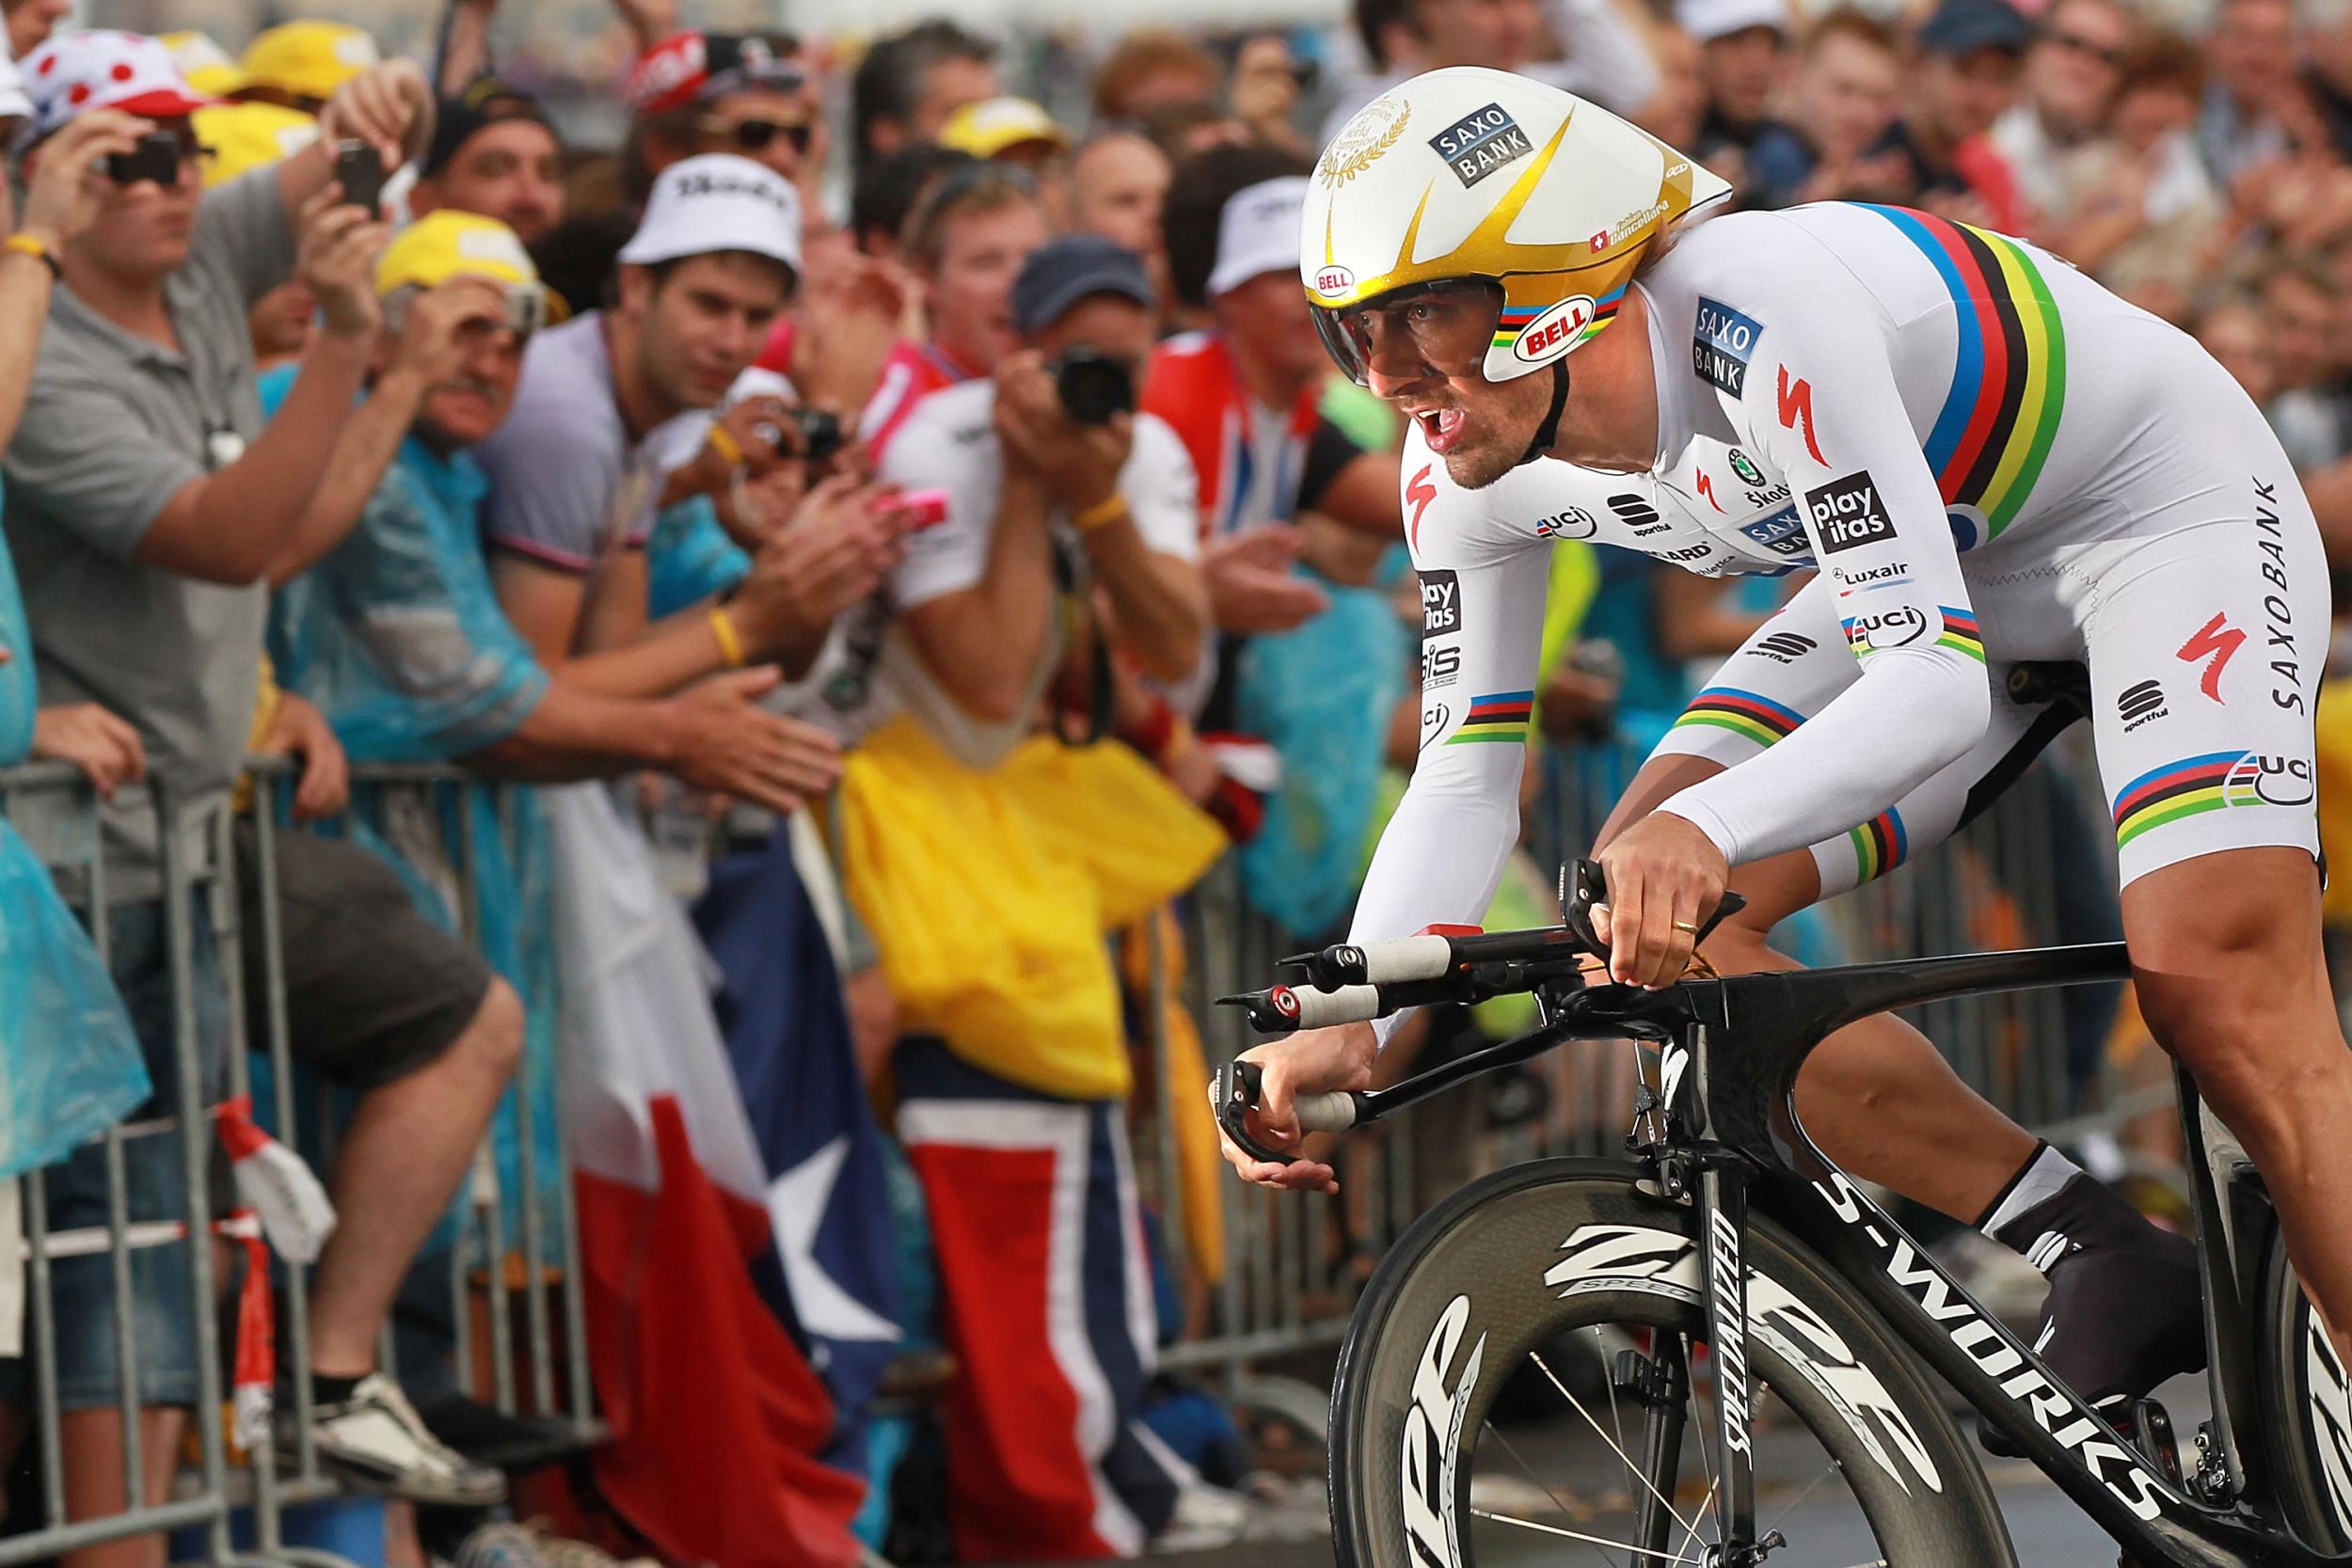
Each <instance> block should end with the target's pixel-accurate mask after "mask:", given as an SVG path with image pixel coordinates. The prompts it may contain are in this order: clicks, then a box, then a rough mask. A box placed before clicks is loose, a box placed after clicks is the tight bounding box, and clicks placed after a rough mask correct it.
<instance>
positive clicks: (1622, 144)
mask: <svg viewBox="0 0 2352 1568" xmlns="http://www.w3.org/2000/svg"><path fill="white" fill-rule="evenodd" d="M1730 194H1731V187H1730V186H1729V185H1728V184H1726V183H1724V181H1722V180H1720V179H1718V178H1717V177H1716V176H1714V175H1713V174H1710V173H1708V171H1707V170H1706V169H1704V168H1702V167H1700V166H1698V165H1697V164H1695V163H1693V162H1692V161H1691V160H1690V159H1689V158H1687V157H1685V156H1683V154H1681V153H1679V152H1677V151H1676V150H1674V149H1673V148H1671V147H1668V146H1667V145H1666V144H1665V143H1664V142H1662V141H1660V140H1659V139H1658V138H1657V137H1655V136H1653V135H1650V134H1649V133H1648V132H1646V131H1644V130H1642V129H1641V128H1640V127H1638V126H1635V125H1633V124H1630V123H1629V122H1628V121H1626V120H1623V119H1618V118H1617V117H1616V116H1615V115H1613V114H1611V113H1610V112H1609V111H1608V110H1606V109H1603V108H1601V107H1599V106H1598V105H1597V104H1594V103H1586V102H1585V101H1584V100H1582V99H1581V98H1578V97H1576V96H1575V95H1573V94H1571V93H1565V92H1562V91H1561V90H1560V89H1559V88H1557V87H1546V86H1545V85H1544V84H1542V83H1540V82H1532V81H1529V80H1528V79H1527V78H1526V77H1524V76H1515V75H1512V74H1511V73H1510V72H1508V71H1488V70H1485V69H1483V68H1481V67H1477V66H1455V67H1452V68H1449V69H1447V70H1444V71H1429V72H1427V73H1426V74H1424V75H1421V76H1416V77H1414V78H1413V79H1412V80H1410V81H1408V82H1406V83H1404V84H1403V85H1401V86H1399V87H1392V88H1391V89H1390V90H1389V91H1388V92H1386V93H1383V94H1382V95H1381V96H1380V97H1378V98H1376V99H1375V100H1373V102H1372V103H1369V104H1367V105H1366V106H1365V107H1364V109H1363V110H1362V111H1361V112H1360V113H1359V114H1358V115H1357V116H1356V118H1355V119H1351V120H1349V121H1348V122H1347V124H1346V125H1345V126H1344V127H1343V129H1342V130H1341V132H1340V134H1339V135H1337V136H1336V137H1334V138H1333V139H1332V142H1331V145H1330V146H1329V147H1327V148H1325V149H1324V150H1323V157H1322V159H1321V161H1320V162H1318V163H1317V164H1316V166H1315V172H1314V178H1313V182H1312V183H1311V186H1310V187H1309V190H1308V193H1307V211H1306V216H1305V219H1304V228H1303V229H1302V230H1301V233H1300V241H1301V245H1300V252H1299V275H1300V277H1301V279H1302V280H1303V281H1304V282H1305V284H1306V286H1307V297H1308V298H1309V299H1310V300H1311V302H1312V303H1313V305H1314V307H1315V322H1316V325H1317V326H1318V327H1319V328H1320V329H1321V331H1322V333H1323V340H1324V342H1325V343H1326V344H1327V346H1328V347H1329V348H1330V350H1331V356H1332V357H1333V358H1335V359H1337V360H1338V361H1339V363H1340V368H1341V369H1343V370H1344V371H1345V372H1347V373H1348V374H1349V375H1350V376H1352V377H1354V378H1355V380H1357V381H1358V382H1359V383H1361V382H1363V381H1364V380H1365V379H1366V371H1367V363H1368V360H1369V358H1370V356H1371V353H1372V347H1373V344H1374V342H1375V335H1376V334H1378V333H1382V332H1385V331H1387V330H1389V329H1391V328H1393V329H1394V330H1396V331H1400V332H1409V333H1410V334H1411V335H1412V338H1413V341H1414V345H1415V347H1416V349H1417V350H1418V351H1419V354H1420V357H1421V358H1422V359H1423V360H1424V361H1426V362H1427V363H1429V364H1431V365H1433V366H1436V367H1438V368H1440V369H1448V370H1453V371H1454V372H1457V373H1459V372H1463V371H1466V370H1467V369H1468V368H1469V367H1470V366H1471V365H1473V364H1475V365H1478V366H1479V367H1480V368H1481V369H1483V371H1484V372H1485V374H1486V379H1487V380H1489V381H1508V380H1510V379H1512V378H1513V377H1516V376H1522V375H1525V374H1527V373H1528V372H1531V371H1535V370H1540V369H1542V368H1543V367H1544V366H1546V365H1549V364H1552V363H1555V362H1556V361H1558V360H1559V359H1560V358H1561V357H1562V356H1564V355H1566V354H1567V353H1569V352H1570V351H1571V350H1573V349H1575V348H1576V347H1577V346H1578V345H1579V344H1581V343H1582V342H1583V341H1585V340H1586V339H1588V338H1590V337H1592V336H1593V335H1594V334H1595V333H1597V332H1598V331H1600V330H1601V329H1602V328H1603V327H1605V326H1607V325H1609V323H1610V320H1611V319H1612V318H1613V316H1614V315H1615V314H1616V309H1617V302H1618V300H1619V299H1620V298H1622V297H1623V296H1624V293H1625V289H1626V284H1627V282H1628V280H1629V279H1630V278H1631V277H1632V276H1633V270H1634V267H1635V265H1636V264H1637V263H1638V262H1639V261H1641V259H1642V256H1643V253H1644V252H1645V251H1646V250H1647V249H1648V247H1649V245H1650V243H1651V242H1652V241H1653V240H1655V239H1656V238H1657V237H1658V236H1659V234H1660V233H1661V232H1662V231H1663V230H1665V228H1666V227H1667V225H1669V224H1671V223H1672V222H1674V220H1675V219H1677V218H1678V217H1680V216H1682V214H1685V213H1688V212H1691V211H1692V210H1693V209H1694V208H1699V207H1704V206H1707V205H1708V204H1709V203H1711V202H1715V201H1719V200H1721V199H1723V198H1724V197H1726V196H1729V195H1730Z"/></svg>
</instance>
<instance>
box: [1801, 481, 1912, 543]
mask: <svg viewBox="0 0 2352 1568" xmlns="http://www.w3.org/2000/svg"><path fill="white" fill-rule="evenodd" d="M1804 507H1805V511H1806V512H1807V513H1809V514H1810V515H1812V518H1813V528H1814V531H1815V532H1817V533H1819V534H1820V536H1821V553H1822V554H1824V555H1836V554H1838V553H1839V552H1840V551H1843V550H1851V549H1859V548H1860V547H1861V546H1865V545H1869V544H1875V543H1877V542H1878V541H1879V540H1881V539H1891V538H1893V537H1894V536H1895V523H1894V520H1893V519H1892V518H1890V517H1888V516H1887V515H1886V508H1885V507H1884V506H1883V505H1881V504H1880V502H1879V487H1878V483H1877V482H1876V481H1874V480H1872V479H1871V478H1870V472H1869V470H1868V469H1867V468H1865V469H1864V470H1862V471H1861V472H1860V473H1852V474H1848V475H1847V476H1846V477H1845V478H1843V479H1841V480H1836V481H1835V482H1833V483H1828V484H1824V485H1822V486H1821V487H1820V489H1819V490H1807V491H1806V492H1805V493H1804Z"/></svg>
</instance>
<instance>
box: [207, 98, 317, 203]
mask: <svg viewBox="0 0 2352 1568" xmlns="http://www.w3.org/2000/svg"><path fill="white" fill-rule="evenodd" d="M188 119H189V122H190V123H191V124H192V125H194V126H195V127H196V139H197V140H198V141H200V142H202V143H203V144H204V145H205V146H206V147H208V148H210V149H212V151H213V156H212V158H211V160H210V161H209V162H207V163H206V164H205V166H204V183H205V185H206V187H207V188H210V187H211V186H214V185H225V184H227V183H228V182H230V181H231V180H234V179H235V178H236V177H237V176H238V175H240V174H244V173H246V172H247V171H248V170H251V169H257V168H260V167H261V166H262V165H264V164H274V163H276V162H278V159H280V158H287V157H292V156H293V155H294V153H296V152H299V151H301V150H303V149H304V148H306V147H308V146H310V144H311V143H312V142H314V141H316V140H318V139H319V122H318V121H317V120H315V119H311V118H310V116H309V115H306V114H304V113H303V112H302V111H301V110H300V109H285V108H280V107H279V106H278V105H277V104H275V103H215V104H214V105H213V106H212V107H211V108H209V109H199V110H197V111H196V113H195V114H193V115H191V116H189V117H188Z"/></svg>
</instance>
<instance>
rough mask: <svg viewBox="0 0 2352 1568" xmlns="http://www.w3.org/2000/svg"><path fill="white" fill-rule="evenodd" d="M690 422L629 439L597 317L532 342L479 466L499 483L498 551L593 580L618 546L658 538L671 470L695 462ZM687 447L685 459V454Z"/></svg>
mask: <svg viewBox="0 0 2352 1568" xmlns="http://www.w3.org/2000/svg"><path fill="white" fill-rule="evenodd" d="M696 418H697V417H696V416H694V415H691V414H689V415H681V416H680V417H679V419H678V420H671V421H669V422H668V423H666V424H663V425H660V426H659V427H657V428H656V429H654V430H653V431H651V432H649V433H648V434H647V435H646V436H645V437H644V440H642V441H639V440H634V439H631V438H630V436H629V434H628V427H627V426H626V425H625V424H623V423H622V421H621V410H620V407H619V405H618V404H615V403H614V402H613V399H612V358H611V356H610V354H609V352H608V351H607V349H606V346H605V340H604V317H603V315H602V314H601V313H599V312H596V311H593V310H592V311H590V312H589V313H588V314H586V315H584V316H580V317H578V318H577V319H575V320H572V321H568V322H565V323H564V325H561V326H558V327H555V328H553V329H551V330H549V331H546V332H542V333H539V334H538V335H537V336H535V337H533V338H532V340H531V346H530V348H528V349H526V350H525V351H524V352H523V373H522V379H521V380H520V381H519V382H517V383H516V387H515V403H514V406H513V407H511V408H510V409H508V410H507V414H506V418H505V420H503V421H502V422H501V424H500V425H499V427H498V429H497V430H496V431H494V432H493V433H492V434H491V436H490V437H489V438H488V439H487V440H485V441H483V442H482V443H480V444H479V445H477V446H476V447H475V448H474V449H473V459H474V461H475V462H477V463H479V464H481V465H482V471H483V472H484V473H485V474H487V475H489V478H490V499H489V504H488V507H487V508H486V510H485V515H484V528H483V534H484V537H485V539H487V540H488V542H489V544H490V545H491V546H492V547H494V548H497V549H501V550H508V551H511V552H513V553H514V554H516V555H520V556H523V557H526V558H527V559H529V560H532V561H536V562H540V563H541V564H542V565H546V566H552V567H554V568H556V569H557V570H559V571H565V572H580V573H584V572H586V571H587V570H588V569H589V568H590V567H592V566H594V565H595V564H596V558H597V557H598V556H599V555H602V554H603V553H604V552H605V551H606V550H608V549H610V548H612V546H615V545H619V544H623V543H627V544H631V545H643V544H644V542H645V540H646V538H647V537H648V536H649V535H650V534H651V533H652V532H653V523H654V515H655V513H656V512H657V510H658V509H659V506H660V499H661V486H662V483H663V481H664V480H665V479H666V478H667V477H668V474H669V471H670V469H671V468H672V467H674V466H675V464H676V463H677V462H679V461H681V460H683V459H684V458H688V457H691V456H692V455H693V451H694V448H695V447H696V446H699V445H700V444H701V440H702V436H701V433H700V432H701V431H702V430H705V429H707V428H708V417H707V415H706V416H701V417H700V424H699V427H698V428H697V429H696V430H695V432H694V434H693V436H692V438H691V442H684V441H681V440H680V439H679V436H680V435H681V429H680V421H681V420H695V419H696ZM681 447H683V451H681V450H680V448H681Z"/></svg>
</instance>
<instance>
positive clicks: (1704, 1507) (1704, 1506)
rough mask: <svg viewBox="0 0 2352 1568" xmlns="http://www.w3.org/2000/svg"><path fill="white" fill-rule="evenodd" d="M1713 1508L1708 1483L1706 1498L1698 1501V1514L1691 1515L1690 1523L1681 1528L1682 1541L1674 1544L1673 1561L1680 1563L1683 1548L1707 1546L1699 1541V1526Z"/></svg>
mask: <svg viewBox="0 0 2352 1568" xmlns="http://www.w3.org/2000/svg"><path fill="white" fill-rule="evenodd" d="M1714 1506H1715V1488H1714V1486H1713V1484H1712V1483H1709V1484H1708V1488H1707V1496H1706V1497H1701V1498H1700V1499H1699V1510H1698V1512H1697V1513H1693V1514H1692V1515H1691V1522H1690V1523H1689V1524H1687V1525H1685V1526H1683V1527H1682V1539H1681V1540H1679V1541H1677V1542H1676V1543H1675V1560H1676V1561H1677V1562H1680V1561H1681V1560H1682V1548H1683V1547H1685V1546H1704V1545H1706V1544H1707V1543H1706V1542H1704V1541H1701V1540H1700V1539H1699V1526H1700V1524H1701V1523H1702V1522H1703V1521H1705V1520H1706V1518H1707V1517H1708V1511H1710V1510H1711V1509H1713V1508H1714ZM1696 1560H1697V1559H1695V1558H1693V1559H1692V1561H1696Z"/></svg>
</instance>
